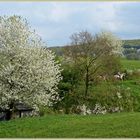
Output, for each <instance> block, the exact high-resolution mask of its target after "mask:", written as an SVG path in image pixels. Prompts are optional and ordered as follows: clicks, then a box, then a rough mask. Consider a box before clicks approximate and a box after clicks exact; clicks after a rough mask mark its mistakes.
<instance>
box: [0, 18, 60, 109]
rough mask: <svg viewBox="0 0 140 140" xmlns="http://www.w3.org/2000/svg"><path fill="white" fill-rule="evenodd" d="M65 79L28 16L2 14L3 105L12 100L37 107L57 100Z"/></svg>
mask: <svg viewBox="0 0 140 140" xmlns="http://www.w3.org/2000/svg"><path fill="white" fill-rule="evenodd" d="M61 79H62V77H61V70H60V64H58V63H57V62H56V61H55V55H54V53H53V52H51V51H50V50H48V49H46V48H45V45H44V43H42V41H41V39H40V37H39V36H38V35H37V34H36V33H35V32H34V31H30V28H29V26H28V23H27V21H26V20H25V19H22V18H21V17H18V16H12V17H0V97H1V98H0V107H2V108H8V103H10V101H12V100H19V101H22V102H25V103H27V104H29V105H31V106H32V107H34V109H35V110H37V111H38V108H39V106H40V105H43V106H44V105H50V104H52V102H54V101H56V100H58V95H57V85H58V83H59V81H60V80H61Z"/></svg>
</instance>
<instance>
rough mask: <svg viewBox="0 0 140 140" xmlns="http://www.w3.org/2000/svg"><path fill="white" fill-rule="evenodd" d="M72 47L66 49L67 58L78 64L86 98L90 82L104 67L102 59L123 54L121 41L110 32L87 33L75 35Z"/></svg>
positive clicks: (72, 37)
mask: <svg viewBox="0 0 140 140" xmlns="http://www.w3.org/2000/svg"><path fill="white" fill-rule="evenodd" d="M70 39H71V46H68V47H66V51H65V52H66V56H69V57H71V58H72V59H73V61H74V62H75V63H76V66H77V67H78V68H79V71H81V75H82V76H83V79H84V83H85V97H86V96H87V95H88V88H89V82H90V81H91V78H92V77H93V76H94V75H95V74H96V73H97V71H98V70H99V68H100V67H101V66H102V63H101V58H103V57H108V56H111V55H112V54H117V55H118V54H121V52H122V48H121V41H120V40H119V39H118V38H117V37H115V36H114V35H112V34H111V33H110V32H101V33H100V34H97V35H95V36H93V35H92V34H91V33H89V32H87V31H82V32H79V33H74V34H73V35H72V36H71V38H70Z"/></svg>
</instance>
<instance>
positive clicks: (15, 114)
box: [0, 102, 33, 120]
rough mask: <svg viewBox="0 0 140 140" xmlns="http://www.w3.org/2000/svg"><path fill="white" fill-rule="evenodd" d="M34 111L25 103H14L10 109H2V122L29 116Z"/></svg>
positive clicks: (0, 111) (0, 113)
mask: <svg viewBox="0 0 140 140" xmlns="http://www.w3.org/2000/svg"><path fill="white" fill-rule="evenodd" d="M32 111H33V108H31V107H29V106H28V105H27V104H25V103H20V102H14V103H13V104H12V105H11V106H10V109H2V108H0V120H10V119H11V118H21V117H22V116H28V115H29V114H30V113H31V112H32Z"/></svg>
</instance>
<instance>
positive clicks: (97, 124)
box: [0, 113, 140, 138]
mask: <svg viewBox="0 0 140 140" xmlns="http://www.w3.org/2000/svg"><path fill="white" fill-rule="evenodd" d="M139 122H140V113H118V114H107V115H97V116H96V115H90V116H80V115H48V116H45V117H36V118H24V119H17V120H11V121H8V122H0V137H11V138H12V137H18V138H19V137H22V138H23V137H24V138H25V137H32V138H35V137H38V138H43V137H46V138H51V137H53V138H83V137H84V138H85V137H87V138H97V137H106V138H107V137H108V138H109V137H110V138H111V137H114V138H115V137H119V138H120V137H131V138H132V137H140V123H139Z"/></svg>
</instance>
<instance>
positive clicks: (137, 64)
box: [121, 59, 140, 70]
mask: <svg viewBox="0 0 140 140" xmlns="http://www.w3.org/2000/svg"><path fill="white" fill-rule="evenodd" d="M121 64H122V67H123V68H124V69H129V70H136V69H140V60H127V59H122V60H121Z"/></svg>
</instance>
